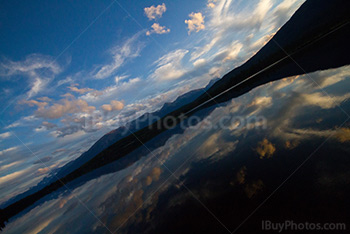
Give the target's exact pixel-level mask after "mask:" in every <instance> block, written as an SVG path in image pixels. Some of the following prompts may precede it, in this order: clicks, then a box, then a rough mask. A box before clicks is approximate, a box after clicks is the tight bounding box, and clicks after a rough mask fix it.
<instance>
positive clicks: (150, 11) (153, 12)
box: [144, 3, 166, 20]
mask: <svg viewBox="0 0 350 234" xmlns="http://www.w3.org/2000/svg"><path fill="white" fill-rule="evenodd" d="M144 11H145V14H146V16H147V18H148V19H149V20H155V19H157V18H158V19H159V18H161V17H162V15H163V13H164V12H165V11H166V6H165V3H163V4H162V5H158V6H156V7H155V6H150V7H146V8H145V9H144Z"/></svg>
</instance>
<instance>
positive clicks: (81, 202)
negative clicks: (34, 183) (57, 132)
mask: <svg viewBox="0 0 350 234" xmlns="http://www.w3.org/2000/svg"><path fill="white" fill-rule="evenodd" d="M0 122H1V123H2V124H3V125H4V122H3V121H2V120H1V119H0ZM10 132H11V134H13V135H14V136H15V137H16V138H17V139H18V140H19V141H20V142H21V143H22V145H24V146H25V147H26V148H27V149H28V150H29V151H30V152H31V153H32V154H33V155H34V156H35V157H36V158H37V159H39V161H40V162H41V163H42V164H43V165H44V166H45V167H46V168H48V169H49V171H50V173H52V170H51V168H50V167H49V166H48V165H46V163H45V162H44V161H42V160H41V158H39V157H38V156H37V155H36V154H35V153H34V152H33V151H32V150H31V149H30V148H29V147H28V146H27V145H26V144H25V143H24V142H23V141H22V140H21V139H20V138H19V137H18V136H17V135H16V134H15V133H14V132H13V131H11V130H10ZM52 174H53V173H52ZM54 176H55V177H56V178H57V180H58V181H59V182H60V183H61V184H62V185H63V186H64V187H65V188H66V189H67V190H68V191H69V192H71V194H72V195H73V196H74V197H75V198H76V199H77V200H78V201H79V203H80V204H81V205H83V206H84V207H85V208H86V209H87V210H88V211H89V212H90V213H91V214H92V215H93V216H94V217H95V218H96V219H97V220H98V221H99V222H100V223H101V224H102V225H103V226H104V227H105V228H106V229H107V230H108V231H109V232H110V233H111V234H113V233H112V231H111V230H110V229H109V228H108V227H107V226H106V225H105V224H104V223H103V222H102V221H101V220H100V219H99V218H98V217H97V216H96V215H95V213H94V212H93V211H92V210H91V209H90V208H89V207H88V206H87V205H86V204H85V203H84V202H83V201H82V200H80V199H79V197H78V196H77V195H75V194H74V193H73V192H72V190H71V189H70V188H69V187H68V186H67V185H66V184H65V183H63V181H62V180H61V179H60V178H58V177H57V175H55V174H54Z"/></svg>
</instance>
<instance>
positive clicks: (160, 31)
mask: <svg viewBox="0 0 350 234" xmlns="http://www.w3.org/2000/svg"><path fill="white" fill-rule="evenodd" d="M151 27H152V30H148V31H147V32H146V35H147V36H150V35H151V34H152V33H156V34H164V33H169V32H170V29H169V28H166V27H165V26H160V25H159V24H158V23H154V24H153V25H152V26H151Z"/></svg>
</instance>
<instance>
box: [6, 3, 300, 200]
mask: <svg viewBox="0 0 350 234" xmlns="http://www.w3.org/2000/svg"><path fill="white" fill-rule="evenodd" d="M302 2H303V1H301V0H283V1H279V0H278V1H277V0H250V1H243V0H235V1H234V0H209V1H203V0H202V1H197V0H195V1H182V0H180V1H171V0H169V1H139V0H138V1H136V0H135V1H92V2H88V3H87V2H86V1H49V2H47V1H46V2H43V1H30V2H26V1H25V2H23V1H2V2H1V3H0V4H1V7H0V32H1V35H2V36H1V37H0V82H1V86H0V93H1V95H0V102H1V104H0V119H1V121H0V168H1V170H0V178H1V179H0V183H1V184H2V186H5V185H8V184H9V183H12V182H13V181H14V180H17V182H18V183H22V186H21V189H22V190H25V189H26V188H27V187H28V186H30V185H32V184H34V183H36V182H38V181H39V180H40V179H41V178H42V177H43V176H45V175H46V174H47V173H49V172H50V171H51V170H53V169H55V168H57V167H60V166H62V165H64V164H65V163H67V162H68V161H70V160H72V159H74V158H75V157H77V156H79V155H80V154H81V153H82V152H84V151H85V150H87V149H88V148H89V147H90V146H91V144H93V143H94V142H95V141H96V140H97V139H98V138H99V137H101V136H102V135H103V134H105V133H107V132H108V131H110V130H111V129H115V128H117V127H118V126H121V125H123V124H125V123H127V122H128V121H130V120H132V119H134V118H136V117H137V116H140V115H142V114H143V113H145V112H151V111H154V110H156V109H158V108H160V107H161V106H162V105H163V104H164V103H165V102H169V101H173V100H174V99H175V98H176V97H178V96H179V95H181V94H183V93H186V92H188V91H190V90H192V89H195V88H200V87H204V86H205V85H206V84H207V83H208V82H209V81H210V80H211V79H213V78H217V77H221V76H222V75H224V74H225V73H226V72H228V71H230V70H232V69H233V68H235V67H236V66H238V65H240V64H242V63H243V62H244V61H246V60H247V59H248V58H249V57H251V56H252V55H253V54H254V53H256V52H257V51H258V50H259V49H260V48H261V47H262V46H263V45H264V44H265V43H266V42H267V41H268V40H269V39H270V38H271V37H272V36H273V35H274V33H276V31H277V30H278V29H279V28H280V27H281V26H282V25H283V24H284V23H285V22H286V21H287V20H288V19H289V18H290V16H291V15H292V14H293V13H294V12H295V10H296V9H297V8H298V7H299V6H300V5H301V4H302ZM39 158H46V159H47V164H45V165H40V164H37V163H35V162H36V161H37V160H38V159H39ZM23 175H26V176H23ZM19 177H21V178H22V182H21V181H18V178H19ZM19 191H20V190H16V192H19ZM13 192H14V191H13ZM8 194H11V192H9V193H8Z"/></svg>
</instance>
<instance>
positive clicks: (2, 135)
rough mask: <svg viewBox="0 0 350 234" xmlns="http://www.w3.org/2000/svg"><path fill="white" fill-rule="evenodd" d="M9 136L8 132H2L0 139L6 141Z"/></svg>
mask: <svg viewBox="0 0 350 234" xmlns="http://www.w3.org/2000/svg"><path fill="white" fill-rule="evenodd" d="M10 136H11V133H10V132H4V133H1V134H0V139H6V138H8V137H10Z"/></svg>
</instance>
